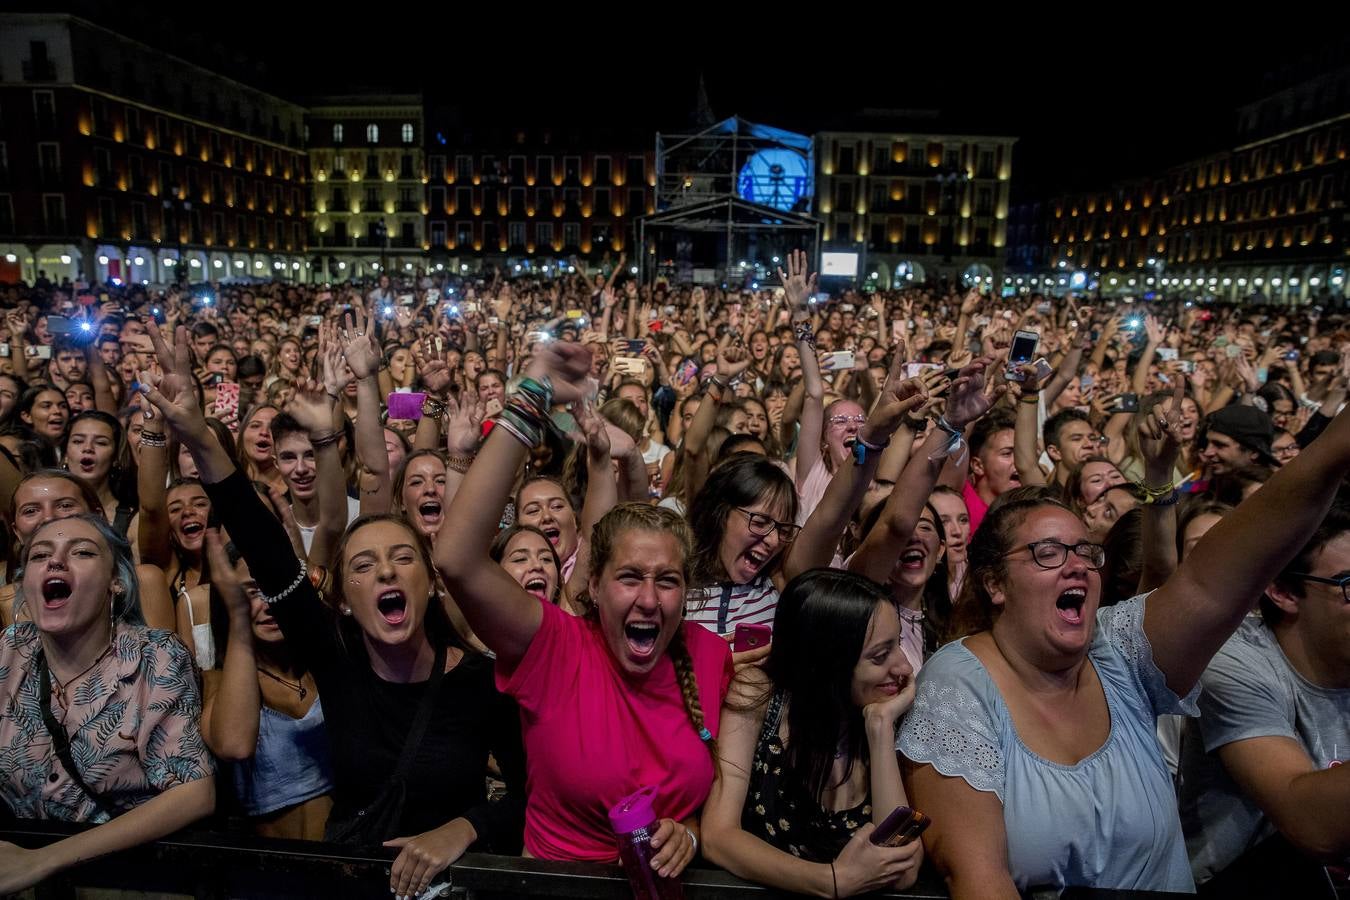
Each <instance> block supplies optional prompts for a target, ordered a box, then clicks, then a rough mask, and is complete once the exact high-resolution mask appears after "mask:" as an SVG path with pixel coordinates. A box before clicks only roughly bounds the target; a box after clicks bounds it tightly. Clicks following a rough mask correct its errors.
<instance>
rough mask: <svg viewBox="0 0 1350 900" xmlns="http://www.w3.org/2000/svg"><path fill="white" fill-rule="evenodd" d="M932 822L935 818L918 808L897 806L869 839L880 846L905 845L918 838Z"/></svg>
mask: <svg viewBox="0 0 1350 900" xmlns="http://www.w3.org/2000/svg"><path fill="white" fill-rule="evenodd" d="M931 824H933V820H932V819H931V818H929V817H928V816H926V815H924V814H923V813H921V812H919V811H918V810H917V809H910V808H909V807H908V806H897V807H896V808H895V810H894V811H893V812H892V813H891V814H890V815H889V816H887V817H886V818H885V819H883V820H882V822H881V824H880V825H878V826H877V827H876V830H874V831H873V832H872V834H871V836H870V837H869V838H868V840H870V841H871V842H872V843H873V844H876V845H877V846H878V847H903V846H904V845H905V844H908V843H910V842H911V841H914V840H917V839H918V837H919V835H921V834H923V833H924V831H925V830H926V829H927V828H928V826H929V825H931Z"/></svg>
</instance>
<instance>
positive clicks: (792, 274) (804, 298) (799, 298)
mask: <svg viewBox="0 0 1350 900" xmlns="http://www.w3.org/2000/svg"><path fill="white" fill-rule="evenodd" d="M787 262H788V270H787V274H786V275H784V274H783V270H782V268H781V267H780V268H779V269H778V270H777V271H778V280H779V281H781V282H783V294H784V296H786V297H787V302H788V308H789V309H791V310H792V313H793V315H795V316H805V315H807V314H808V313H809V312H810V309H809V306H810V299H811V295H812V294H814V293H815V292H816V273H814V272H811V273H809V274H808V271H807V270H808V268H809V265H808V261H807V258H806V251H805V250H793V251H792V252H791V253H789V254H788V260H787Z"/></svg>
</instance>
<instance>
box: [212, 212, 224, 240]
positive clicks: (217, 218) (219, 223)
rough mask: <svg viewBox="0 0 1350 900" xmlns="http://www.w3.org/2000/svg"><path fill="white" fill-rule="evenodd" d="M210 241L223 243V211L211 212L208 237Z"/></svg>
mask: <svg viewBox="0 0 1350 900" xmlns="http://www.w3.org/2000/svg"><path fill="white" fill-rule="evenodd" d="M210 243H212V244H223V243H225V214H224V213H212V214H211V239H210Z"/></svg>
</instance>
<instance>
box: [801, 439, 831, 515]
mask: <svg viewBox="0 0 1350 900" xmlns="http://www.w3.org/2000/svg"><path fill="white" fill-rule="evenodd" d="M828 452H829V451H828V450H822V451H821V453H820V458H819V459H817V460H816V462H815V465H813V466H811V470H810V471H809V472H807V473H806V477H805V478H803V479H802V483H801V485H800V486H799V487H798V488H797V524H798V525H805V524H806V520H807V519H809V518H811V513H813V512H815V509H816V507H817V506H819V505H820V501H821V498H823V497H824V496H825V489H826V488H828V487H829V486H830V479H831V478H833V477H834V475H833V473H831V472H830V470H829V468H827V467H826V465H825V454H826V453H828Z"/></svg>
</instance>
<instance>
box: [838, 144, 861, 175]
mask: <svg viewBox="0 0 1350 900" xmlns="http://www.w3.org/2000/svg"><path fill="white" fill-rule="evenodd" d="M856 168H857V164H856V162H855V161H854V150H853V148H852V147H844V146H841V147H840V148H839V168H838V169H836V170H835V171H836V172H837V173H838V174H840V175H852V174H853V173H854V170H855V169H856Z"/></svg>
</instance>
